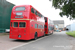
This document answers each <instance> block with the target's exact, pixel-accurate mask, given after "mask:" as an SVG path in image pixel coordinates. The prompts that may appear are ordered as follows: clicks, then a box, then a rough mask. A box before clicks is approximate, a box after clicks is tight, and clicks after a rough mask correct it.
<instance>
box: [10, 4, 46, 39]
mask: <svg viewBox="0 0 75 50" xmlns="http://www.w3.org/2000/svg"><path fill="white" fill-rule="evenodd" d="M17 7H25V10H23V11H15V9H16V8H17ZM31 8H33V7H32V6H31V5H21V6H15V7H13V9H12V14H11V24H10V38H11V39H20V40H30V39H34V36H35V33H36V32H37V36H38V37H40V36H43V35H44V25H45V22H44V21H45V20H44V17H39V16H38V15H35V11H34V13H32V12H31ZM34 10H36V9H35V8H34ZM36 11H37V10H36ZM37 12H38V11H37ZM16 13H20V14H21V13H22V15H16ZM38 13H39V12H38ZM22 17H23V18H22ZM14 23H16V24H14ZM20 23H22V24H25V27H20ZM35 24H37V28H35ZM15 25H16V27H15ZM38 25H42V26H41V27H40V28H38V27H39V26H38Z"/></svg>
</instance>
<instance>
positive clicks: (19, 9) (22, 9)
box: [15, 7, 25, 11]
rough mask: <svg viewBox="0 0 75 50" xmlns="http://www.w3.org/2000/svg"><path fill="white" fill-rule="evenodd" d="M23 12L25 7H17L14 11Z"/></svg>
mask: <svg viewBox="0 0 75 50" xmlns="http://www.w3.org/2000/svg"><path fill="white" fill-rule="evenodd" d="M24 10H25V7H17V8H16V9H15V11H24Z"/></svg>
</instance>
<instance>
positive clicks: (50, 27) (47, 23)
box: [44, 17, 54, 35]
mask: <svg viewBox="0 0 75 50" xmlns="http://www.w3.org/2000/svg"><path fill="white" fill-rule="evenodd" d="M44 19H45V26H44V27H45V34H46V35H49V34H53V31H54V24H53V22H52V21H51V20H50V19H48V18H47V17H44Z"/></svg>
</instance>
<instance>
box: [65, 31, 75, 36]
mask: <svg viewBox="0 0 75 50" xmlns="http://www.w3.org/2000/svg"><path fill="white" fill-rule="evenodd" d="M66 34H67V35H70V36H73V37H75V31H72V32H66Z"/></svg>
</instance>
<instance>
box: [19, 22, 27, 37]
mask: <svg viewBox="0 0 75 50" xmlns="http://www.w3.org/2000/svg"><path fill="white" fill-rule="evenodd" d="M25 27H26V22H19V30H18V32H19V33H18V37H19V38H21V37H24V35H26V34H25V33H26V29H25Z"/></svg>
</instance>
